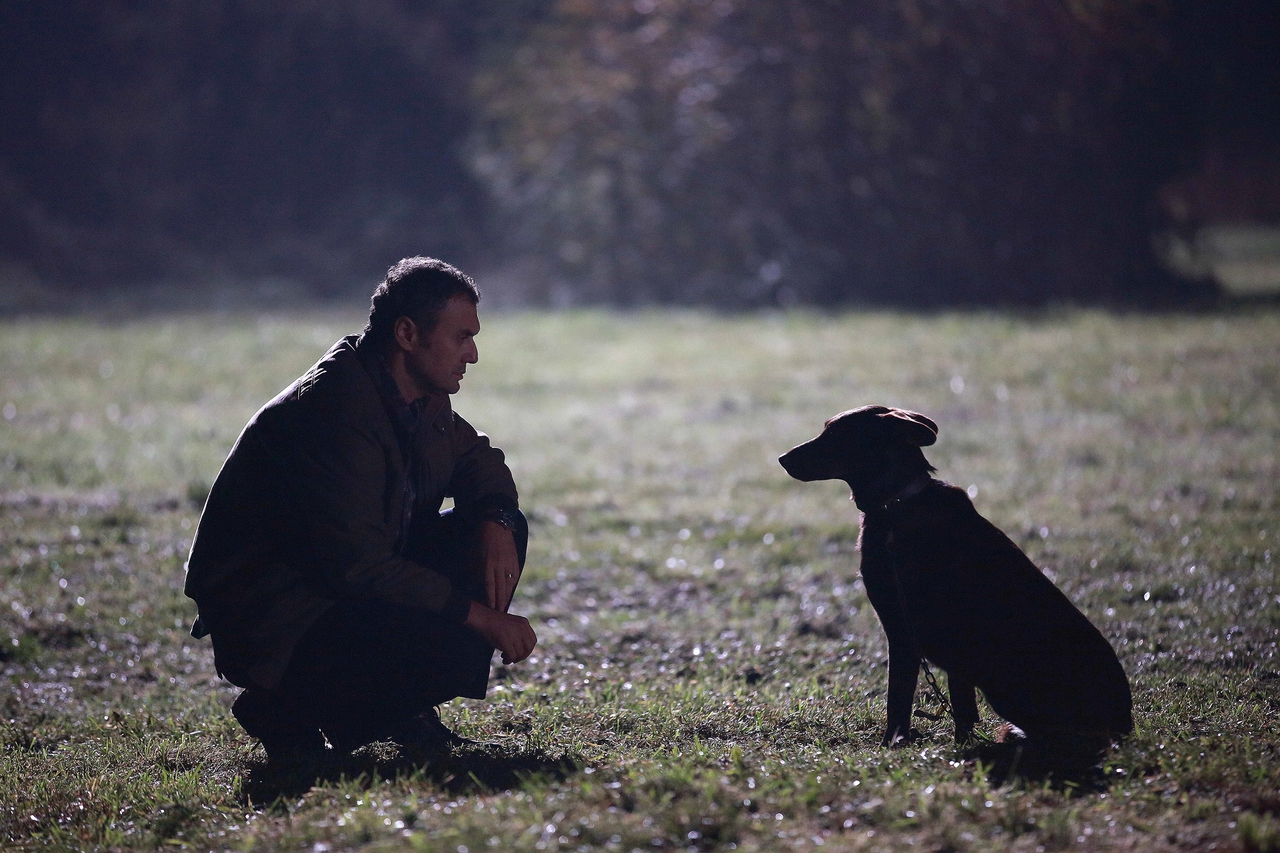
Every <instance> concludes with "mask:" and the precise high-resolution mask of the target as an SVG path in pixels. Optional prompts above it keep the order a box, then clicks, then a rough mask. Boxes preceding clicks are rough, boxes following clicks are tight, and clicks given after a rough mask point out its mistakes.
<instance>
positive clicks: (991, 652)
mask: <svg viewBox="0 0 1280 853" xmlns="http://www.w3.org/2000/svg"><path fill="white" fill-rule="evenodd" d="M937 433H938V427H937V425H936V424H934V422H933V421H931V420H929V419H928V418H926V417H925V416H924V415H921V414H917V413H915V412H908V411H905V410H903V409H891V408H886V407H884V406H864V407H862V408H861V409H854V410H852V411H848V412H844V413H842V414H839V415H836V416H835V417H834V418H832V419H831V420H829V421H827V423H826V425H825V427H824V429H823V431H822V433H821V434H820V435H819V436H818V437H817V438H815V439H813V440H812V441H807V442H805V443H804V444H801V445H799V446H798V447H795V448H793V449H792V450H790V451H789V452H787V453H785V454H784V455H783V456H782V457H781V458H780V459H779V460H778V461H779V462H781V463H782V467H783V468H785V469H786V470H787V473H788V474H790V475H791V476H792V477H795V478H796V479H797V480H803V481H805V482H810V481H813V480H844V481H845V482H846V483H848V484H849V488H850V489H851V490H852V492H853V500H854V501H855V502H856V503H857V505H858V509H860V510H862V532H861V536H860V548H861V550H862V578H863V583H864V584H865V585H866V588H867V597H868V598H869V599H871V604H872V606H873V607H875V609H876V615H878V616H879V617H880V622H881V624H883V625H884V630H885V634H886V635H888V638H889V696H888V704H889V720H888V727H887V729H886V730H885V735H884V743H885V744H886V745H892V744H894V743H897V742H899V741H902V740H905V739H910V738H911V737H912V736H913V735H912V732H911V705H912V701H913V699H914V696H915V689H916V678H917V676H918V674H919V671H920V661H921V658H925V659H928V660H929V661H932V662H933V663H935V664H936V665H938V666H939V667H941V668H942V669H944V670H945V671H946V673H947V681H948V685H949V692H950V698H951V706H952V713H953V715H954V717H955V724H956V740H957V741H958V742H965V741H968V740H969V739H970V738H971V737H972V733H973V726H974V724H975V723H976V722H977V721H978V706H977V702H976V699H975V695H974V688H975V687H976V688H979V689H981V690H982V693H983V695H984V696H986V698H987V701H988V702H990V703H991V707H992V708H994V709H995V710H996V713H998V714H1000V716H1002V717H1004V718H1005V719H1006V720H1008V721H1009V722H1011V723H1013V724H1014V725H1016V726H1018V727H1019V728H1021V729H1022V730H1023V731H1024V732H1026V733H1027V735H1028V736H1045V737H1060V736H1072V737H1074V736H1089V737H1092V736H1095V735H1097V736H1109V735H1120V734H1126V733H1128V732H1130V731H1132V730H1133V716H1132V706H1133V700H1132V698H1131V696H1130V693H1129V681H1128V679H1127V678H1125V674H1124V670H1123V669H1122V668H1121V666H1120V662H1119V660H1117V659H1116V655H1115V652H1114V651H1113V650H1112V648H1111V646H1110V644H1108V643H1107V641H1106V639H1105V638H1104V637H1103V636H1102V634H1101V633H1099V632H1098V629H1097V628H1095V627H1094V626H1093V625H1092V624H1091V623H1090V622H1089V620H1088V619H1087V618H1085V616H1084V614H1082V613H1081V612H1080V611H1079V610H1077V609H1076V608H1075V606H1074V605H1073V604H1072V603H1071V601H1070V600H1069V599H1068V598H1067V597H1066V596H1065V595H1063V594H1062V592H1060V591H1059V590H1058V588H1057V587H1055V586H1054V585H1053V583H1052V582H1051V581H1049V579H1048V578H1046V577H1045V576H1044V575H1043V574H1042V573H1041V572H1040V570H1039V569H1037V568H1036V567H1035V565H1034V564H1033V563H1032V562H1031V561H1030V560H1029V559H1027V556H1026V555H1025V554H1023V553H1022V551H1021V550H1019V548H1018V546H1017V545H1015V544H1014V543H1013V542H1011V541H1010V540H1009V538H1008V537H1007V536H1005V535H1004V534H1003V533H1001V532H1000V530H999V529H998V528H997V527H995V525H993V524H991V523H990V522H989V521H987V520H986V519H985V518H983V517H982V516H980V515H978V512H977V510H975V509H974V508H973V504H972V503H971V502H970V501H969V497H968V495H966V494H965V492H964V491H963V490H961V489H958V488H956V487H955V486H951V485H948V484H946V483H944V482H942V481H940V480H935V479H933V478H931V477H930V476H929V473H930V472H932V471H933V470H935V469H934V468H933V466H932V465H930V464H929V462H928V461H927V460H926V459H925V458H924V453H922V452H921V450H920V448H921V447H924V446H927V445H930V444H933V443H934V441H935V440H936V438H937Z"/></svg>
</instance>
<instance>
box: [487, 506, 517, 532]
mask: <svg viewBox="0 0 1280 853" xmlns="http://www.w3.org/2000/svg"><path fill="white" fill-rule="evenodd" d="M485 520H486V521H494V522H497V523H498V524H500V525H502V527H503V528H504V529H505V530H508V531H511V532H513V533H514V532H515V529H516V528H517V527H519V526H520V513H518V512H516V511H515V510H512V509H506V508H499V509H493V510H490V511H489V512H487V513H485Z"/></svg>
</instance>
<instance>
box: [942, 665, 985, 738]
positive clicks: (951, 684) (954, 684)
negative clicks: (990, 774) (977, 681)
mask: <svg viewBox="0 0 1280 853" xmlns="http://www.w3.org/2000/svg"><path fill="white" fill-rule="evenodd" d="M947 694H948V696H949V698H950V699H951V715H952V716H953V717H954V718H955V722H956V743H958V744H965V743H968V742H969V741H970V740H972V739H973V727H974V726H976V725H977V724H978V698H977V691H976V689H975V688H974V686H973V682H972V681H970V680H969V679H967V678H965V677H964V676H963V675H961V674H960V673H959V672H956V673H950V672H949V673H947Z"/></svg>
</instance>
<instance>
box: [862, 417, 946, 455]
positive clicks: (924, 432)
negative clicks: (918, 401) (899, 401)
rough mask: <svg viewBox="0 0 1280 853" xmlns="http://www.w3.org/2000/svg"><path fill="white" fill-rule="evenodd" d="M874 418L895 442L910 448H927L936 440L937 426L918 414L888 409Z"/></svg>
mask: <svg viewBox="0 0 1280 853" xmlns="http://www.w3.org/2000/svg"><path fill="white" fill-rule="evenodd" d="M876 417H877V418H879V420H880V423H881V428H882V429H884V430H885V433H886V434H887V435H889V436H892V437H893V439H894V440H895V441H901V442H903V443H904V444H909V445H911V446H912V447H928V446H929V445H931V444H933V443H934V442H935V441H937V440H938V425H937V424H935V423H934V422H933V421H932V420H930V419H929V418H927V417H925V416H924V415H922V414H920V413H919V412H912V411H908V410H907V409H889V410H888V411H887V412H884V413H883V414H879V415H877V416H876Z"/></svg>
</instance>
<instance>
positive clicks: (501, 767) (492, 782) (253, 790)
mask: <svg viewBox="0 0 1280 853" xmlns="http://www.w3.org/2000/svg"><path fill="white" fill-rule="evenodd" d="M577 771H578V765H577V764H576V763H575V762H574V761H573V760H571V759H569V758H565V757H563V756H558V757H556V756H550V755H547V754H546V753H544V752H542V751H540V750H519V749H512V748H509V747H507V746H504V745H502V744H492V743H489V744H484V743H478V744H470V745H466V746H460V747H455V748H453V749H452V750H448V751H441V752H434V753H430V754H425V755H424V754H414V753H413V752H411V751H408V750H405V749H402V748H401V747H399V746H397V745H396V744H394V743H390V742H380V743H372V744H369V745H368V746H365V747H361V748H360V749H357V750H356V751H355V752H353V753H351V754H349V755H345V756H337V755H335V754H333V753H332V751H330V755H329V756H328V757H326V758H325V759H324V760H323V761H320V762H318V763H314V764H309V765H306V766H298V765H292V766H283V765H279V764H273V763H271V762H261V763H257V764H251V765H249V767H248V768H246V772H245V774H244V776H243V777H242V780H241V786H240V798H241V800H242V801H243V802H245V803H246V804H247V805H251V806H253V807H256V808H263V807H271V806H273V804H277V803H280V802H281V801H283V800H285V799H290V798H295V797H299V796H301V795H303V794H305V793H307V792H308V791H310V790H311V789H312V788H313V787H315V786H317V785H327V784H332V783H337V782H342V781H353V780H355V781H358V784H359V785H360V786H361V787H369V786H370V785H371V784H373V783H374V782H375V780H380V779H396V778H402V779H408V778H413V779H420V780H422V781H423V782H425V783H426V784H428V785H431V786H433V787H437V788H439V789H441V790H442V791H445V792H447V793H450V794H461V795H465V794H473V793H484V792H491V791H502V790H509V789H512V788H519V787H521V786H522V785H524V784H525V783H526V782H527V781H528V780H530V779H539V780H556V781H559V780H563V779H567V778H568V777H569V776H571V775H572V774H574V773H576V772H577Z"/></svg>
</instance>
